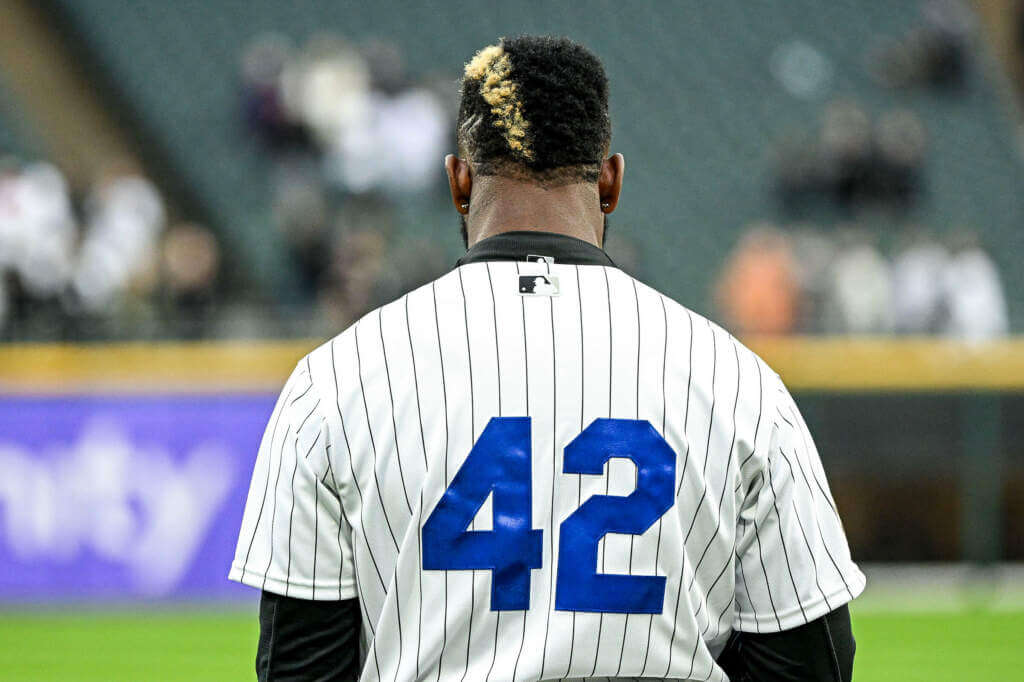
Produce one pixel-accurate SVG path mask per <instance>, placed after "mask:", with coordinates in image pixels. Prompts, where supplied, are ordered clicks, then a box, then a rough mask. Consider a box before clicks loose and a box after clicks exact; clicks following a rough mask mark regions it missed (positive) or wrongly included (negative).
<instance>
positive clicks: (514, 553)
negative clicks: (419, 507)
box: [423, 417, 543, 611]
mask: <svg viewBox="0 0 1024 682" xmlns="http://www.w3.org/2000/svg"><path fill="white" fill-rule="evenodd" d="M531 488H532V481H531V474H530V418H529V417H496V418H494V419H491V421H490V422H488V424H487V426H486V427H485V428H484V432H483V433H482V434H480V438H479V439H478V440H477V442H476V445H474V446H473V449H472V450H470V451H469V456H468V457H466V461H465V462H464V463H463V465H462V467H461V468H460V469H459V471H458V473H456V474H455V478H453V479H452V482H451V485H449V486H448V489H447V490H445V491H444V495H442V496H441V499H440V501H439V502H438V503H437V506H436V507H434V511H433V513H431V515H430V517H429V518H428V519H427V521H426V523H424V524H423V568H425V569H434V570H468V569H474V568H482V569H490V570H491V571H493V577H492V578H491V610H493V611H521V610H525V609H528V608H530V570H531V569H534V568H540V566H541V561H542V559H543V549H542V547H541V546H542V542H543V537H542V536H543V531H541V530H535V529H534V528H533V496H532V490H531ZM491 493H493V494H494V499H493V500H492V504H493V508H494V523H493V527H494V530H466V529H467V528H469V524H470V523H472V522H473V518H474V517H475V516H476V514H477V512H478V511H480V507H482V506H483V504H484V502H486V501H487V496H488V495H490V494H491Z"/></svg>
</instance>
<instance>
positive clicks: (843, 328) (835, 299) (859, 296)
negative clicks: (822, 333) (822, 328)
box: [826, 228, 892, 334]
mask: <svg viewBox="0 0 1024 682" xmlns="http://www.w3.org/2000/svg"><path fill="white" fill-rule="evenodd" d="M837 253H838V255H837V256H836V259H835V261H834V262H833V264H832V285H831V287H830V290H829V298H828V302H827V308H828V310H827V315H826V331H828V332H829V333H832V334H879V333H884V332H888V331H890V330H891V329H892V288H891V282H890V277H891V271H890V267H889V263H888V262H887V261H886V260H885V258H883V257H882V254H881V253H879V251H878V249H877V248H876V247H875V244H874V241H873V239H872V237H871V235H870V234H868V233H867V232H866V231H864V230H862V229H860V228H848V229H847V230H845V231H844V232H843V233H842V234H841V237H840V246H839V248H838V250H837Z"/></svg>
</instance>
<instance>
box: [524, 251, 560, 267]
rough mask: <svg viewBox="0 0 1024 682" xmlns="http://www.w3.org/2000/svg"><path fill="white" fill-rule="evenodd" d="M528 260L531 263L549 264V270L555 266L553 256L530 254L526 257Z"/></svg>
mask: <svg viewBox="0 0 1024 682" xmlns="http://www.w3.org/2000/svg"><path fill="white" fill-rule="evenodd" d="M526 260H527V261H529V262H530V263H547V266H548V267H549V268H550V267H551V266H552V265H554V264H555V259H554V258H552V257H551V256H536V255H533V254H530V255H528V256H527V257H526Z"/></svg>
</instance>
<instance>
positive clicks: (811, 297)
mask: <svg viewBox="0 0 1024 682" xmlns="http://www.w3.org/2000/svg"><path fill="white" fill-rule="evenodd" d="M790 244H791V245H792V248H793V265H794V272H795V274H796V279H797V282H798V283H799V286H800V292H801V293H800V318H799V324H798V331H801V332H820V331H821V318H822V312H823V311H824V309H825V302H826V299H827V297H828V292H829V288H830V287H831V284H832V279H831V267H832V261H833V260H834V259H835V254H836V246H835V243H834V242H833V240H832V237H831V235H830V234H827V233H825V232H823V231H822V230H821V229H820V228H817V227H816V226H812V225H800V226H796V227H794V228H793V229H792V230H791V231H790Z"/></svg>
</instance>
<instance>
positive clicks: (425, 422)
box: [231, 261, 864, 682]
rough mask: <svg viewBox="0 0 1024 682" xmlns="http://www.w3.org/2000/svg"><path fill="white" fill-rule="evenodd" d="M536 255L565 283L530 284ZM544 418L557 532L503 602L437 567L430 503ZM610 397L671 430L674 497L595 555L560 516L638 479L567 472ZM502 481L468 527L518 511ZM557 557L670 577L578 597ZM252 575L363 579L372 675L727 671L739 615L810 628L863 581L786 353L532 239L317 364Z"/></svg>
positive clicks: (612, 570) (302, 594)
mask: <svg viewBox="0 0 1024 682" xmlns="http://www.w3.org/2000/svg"><path fill="white" fill-rule="evenodd" d="M524 273H525V274H530V275H533V274H543V275H544V276H545V277H547V278H549V279H550V280H551V281H553V282H555V286H556V287H557V289H558V291H557V295H545V294H541V295H536V294H534V295H521V294H520V287H519V285H520V276H521V275H522V274H524ZM549 293H550V292H549ZM526 416H528V417H529V418H530V419H529V434H530V435H529V442H528V451H529V457H530V460H529V461H530V469H529V474H528V478H527V480H526V481H525V483H524V485H525V486H528V487H529V489H530V491H531V493H530V494H531V497H530V498H529V499H530V502H529V504H528V507H529V509H530V510H531V511H532V514H531V516H530V517H529V518H528V519H527V520H528V521H529V525H530V528H532V529H536V530H538V531H539V532H540V541H539V542H540V549H539V550H536V552H535V558H536V561H534V563H533V565H532V566H531V567H529V568H523V567H522V566H520V570H521V571H526V572H528V576H529V577H528V583H523V584H524V585H528V588H526V589H528V607H527V608H518V609H517V608H512V609H505V610H492V607H493V606H494V604H493V603H492V594H491V585H492V581H493V580H496V579H497V578H496V575H497V572H496V571H492V570H491V569H489V568H487V567H486V566H485V565H481V566H480V567H479V568H477V569H476V570H470V569H468V568H462V569H451V570H441V569H437V568H424V566H425V565H426V563H425V560H424V557H425V552H424V542H428V543H430V542H435V541H436V540H435V539H434V538H433V536H428V534H426V533H424V525H425V523H426V522H427V520H428V519H429V518H430V516H431V514H438V513H439V511H438V510H439V501H440V500H441V499H442V496H444V495H445V491H446V490H449V488H451V489H452V490H454V491H455V492H457V493H459V494H462V493H463V492H464V489H460V488H459V486H461V485H462V484H461V483H453V479H454V477H455V476H456V474H457V472H459V471H460V468H462V467H463V466H464V464H466V462H467V457H468V455H469V453H470V451H471V449H472V448H473V446H474V443H475V442H477V440H478V439H480V437H481V434H482V432H483V431H484V429H485V427H487V426H488V423H489V422H490V421H491V420H492V418H509V417H526ZM609 418H610V419H615V420H620V421H617V422H614V423H616V424H630V423H633V422H632V421H630V420H641V421H644V420H645V421H646V422H649V424H650V425H651V426H652V427H653V429H654V431H656V432H657V434H658V436H659V437H660V438H663V439H664V441H665V442H667V444H668V446H669V447H670V448H671V455H670V457H671V459H673V460H674V464H673V465H672V466H671V467H669V468H667V469H664V470H660V471H661V472H660V473H658V474H657V475H658V476H670V477H671V479H670V480H671V489H669V488H668V487H667V483H666V486H665V489H666V490H668V491H669V492H668V495H669V497H670V499H668V500H667V502H666V505H665V506H666V507H668V510H667V511H665V512H664V513H663V514H661V515H660V516H658V517H657V520H656V521H654V522H652V523H651V524H650V526H649V528H647V529H646V530H645V531H643V532H642V533H639V534H636V535H628V534H624V533H616V532H610V533H607V534H606V535H605V536H604V537H603V539H600V540H599V541H598V546H597V551H598V554H597V562H596V563H597V565H590V566H587V565H586V564H587V561H586V560H585V558H581V557H582V555H580V556H572V557H561V556H560V555H559V552H560V543H561V540H562V539H561V538H560V536H559V534H560V530H561V528H562V524H563V523H564V522H566V521H567V519H569V518H570V517H572V516H573V515H575V514H576V513H577V512H578V510H580V509H581V506H582V505H583V504H584V503H587V502H588V500H590V499H591V498H593V499H594V500H595V502H594V504H595V505H600V504H604V503H607V502H606V501H607V500H608V497H602V496H623V497H624V496H628V495H630V494H631V492H633V490H634V489H635V488H638V487H639V486H640V485H641V484H640V474H639V473H638V472H639V471H640V469H638V465H637V464H635V463H634V462H635V461H637V460H634V461H631V460H630V459H629V458H628V455H627V454H623V452H619V453H613V455H612V458H611V459H609V460H608V462H607V465H606V466H605V469H604V473H603V474H596V473H593V474H592V473H585V474H583V473H566V471H578V469H573V468H572V467H570V466H568V465H569V463H568V462H567V461H566V459H565V452H566V446H567V445H568V444H569V443H571V442H572V441H573V440H574V439H575V438H576V437H577V436H578V435H579V434H580V433H581V432H583V431H584V430H585V429H587V427H588V426H589V425H590V424H592V423H593V422H595V420H601V419H609ZM513 422H514V420H511V421H507V422H506V423H513ZM598 423H601V422H598ZM606 423H612V422H606ZM613 449H614V448H613ZM620 449H621V448H620ZM673 469H674V472H673ZM666 472H668V473H666ZM645 485H646V483H645ZM450 495H452V493H450ZM454 497H456V498H457V497H458V495H454ZM496 499H497V497H492V496H488V497H487V499H486V502H485V503H484V504H483V505H482V507H480V508H479V513H478V514H477V515H476V516H475V518H474V520H473V524H472V525H471V526H470V530H477V531H483V532H485V533H486V532H487V531H493V530H494V529H495V528H496V527H497V526H498V525H499V524H505V523H507V519H506V518H505V517H502V516H501V514H499V510H498V509H497V508H496V507H497V505H498V504H506V503H505V502H501V503H499V502H495V500H496ZM602 500H603V501H605V502H602ZM478 503H479V500H476V501H473V509H476V508H477V506H476V505H477V504H478ZM669 505H670V506H669ZM502 513H504V512H502ZM658 513H660V509H659V510H658ZM652 518H653V517H652ZM457 530H459V531H460V532H462V531H464V530H465V529H464V527H463V528H458V529H457ZM519 532H526V531H525V529H520V531H519ZM600 532H601V531H600V529H598V533H600ZM506 537H507V536H506ZM597 537H598V538H600V535H598V536H597ZM428 550H430V548H428ZM445 551H447V550H445V548H438V550H437V552H435V554H439V555H440V556H441V557H442V558H441V559H440V561H445V560H446V559H445V558H444V556H445V554H444V552H445ZM508 551H509V552H511V551H513V550H511V549H510V550H508ZM523 551H524V552H525V551H526V550H523ZM428 553H429V551H428ZM452 555H453V556H454V550H452ZM432 561H438V559H435V560H432ZM591 563H592V562H591ZM474 565H475V564H474ZM560 571H566V572H567V575H577V574H579V573H580V571H583V572H584V573H589V574H594V573H597V574H601V575H606V574H621V575H634V576H663V577H664V585H663V587H662V588H661V589H656V590H655V591H654V594H655V598H656V608H655V609H654V611H655V612H627V613H623V612H614V609H603V607H598V608H597V609H595V610H593V611H589V610H586V609H585V608H584V609H580V610H566V609H564V608H556V605H557V602H558V601H559V599H560V598H561V597H564V598H565V599H566V600H568V599H569V591H570V588H572V582H573V580H572V579H569V580H567V581H566V582H565V583H564V584H563V583H561V582H559V581H558V580H557V575H558V573H559V572H560ZM231 578H232V579H234V580H238V581H241V582H243V583H245V584H248V585H252V586H254V587H257V588H262V589H264V590H268V591H271V592H276V593H280V594H286V595H290V596H292V597H297V598H302V599H318V600H337V599H348V598H356V597H358V599H359V601H360V603H361V607H362V615H363V645H364V652H363V660H364V663H363V672H362V677H361V679H362V680H364V681H370V680H388V681H392V680H394V681H407V680H408V681H411V680H437V681H439V682H440V681H445V680H473V681H477V680H481V681H482V680H492V681H494V682H499V681H502V680H524V681H525V680H548V679H562V678H593V677H599V678H626V679H629V678H656V679H681V680H689V679H694V680H725V679H726V675H725V673H724V672H723V671H722V670H721V669H720V668H719V667H718V666H717V665H716V663H715V657H716V656H717V655H718V654H719V653H720V652H721V650H722V648H723V647H724V644H725V642H726V640H727V639H728V637H729V635H730V633H731V632H732V631H733V630H741V631H749V632H776V631H780V630H785V629H789V628H793V627H796V626H798V625H801V624H803V623H805V622H807V621H809V620H812V619H815V618H817V617H819V616H821V615H823V614H825V613H827V612H829V611H831V610H833V609H835V608H837V607H839V606H841V605H842V604H844V603H846V602H848V601H849V600H851V599H853V598H854V597H855V596H856V595H857V594H859V593H860V591H861V590H862V589H863V587H864V577H863V575H862V574H861V573H860V571H859V570H858V569H857V567H856V566H855V565H854V563H853V562H852V561H851V559H850V553H849V550H848V548H847V542H846V538H845V536H844V533H843V529H842V526H841V524H840V521H839V518H838V515H837V512H836V509H835V504H834V502H833V500H832V497H831V494H830V492H829V486H828V483H827V482H826V478H825V473H824V471H823V469H822V465H821V461H820V459H819V456H818V453H817V451H816V450H815V447H814V444H813V442H812V440H811V437H810V435H809V434H808V431H807V428H806V425H805V424H804V421H803V420H802V418H801V416H800V414H799V412H798V410H797V408H796V406H795V404H794V403H793V400H792V399H791V398H790V396H789V394H788V392H787V391H786V389H785V388H784V386H783V384H782V382H781V381H780V380H779V378H778V376H777V375H776V374H775V373H774V372H772V371H771V370H770V369H769V368H768V367H767V366H765V365H764V363H763V362H762V361H761V360H760V359H759V358H758V357H757V356H755V355H754V354H753V353H752V352H750V351H749V350H747V349H746V348H745V347H744V346H742V345H741V344H740V343H739V342H737V341H736V340H735V339H734V338H733V337H732V336H730V335H729V334H728V333H726V332H725V331H723V330H722V329H720V328H719V327H717V326H716V325H714V324H712V323H710V322H709V321H708V320H706V319H704V318H703V317H701V316H699V315H697V314H695V313H693V312H690V311H689V310H687V309H686V308H684V307H682V306H680V305H678V304H677V303H675V302H674V301H672V300H669V299H667V298H666V297H664V296H662V295H661V294H659V293H658V292H656V291H654V290H652V289H650V288H649V287H647V286H646V285H644V284H641V283H639V282H637V281H636V280H634V279H633V278H631V277H629V276H628V275H626V274H624V273H623V272H621V271H620V270H618V269H616V268H614V267H606V266H602V265H568V264H560V263H554V264H545V263H537V262H525V261H524V262H510V261H502V262H474V263H470V264H467V265H462V266H461V267H458V268H457V269H456V270H454V271H452V272H450V273H448V274H447V275H445V276H443V277H441V278H440V279H438V280H436V281H434V282H433V283H432V284H429V285H427V286H425V287H422V288H420V289H417V290H416V291H413V292H412V293H410V294H408V295H407V296H405V297H404V298H402V299H400V300H398V301H395V302H394V303H391V304H389V305H386V306H384V307H382V308H380V309H379V310H376V311H374V312H372V313H370V314H369V315H367V316H366V317H364V318H363V319H361V320H360V321H359V322H358V323H357V324H355V325H354V326H353V327H351V328H349V329H348V330H347V331H345V332H344V333H342V334H341V335H339V336H338V337H336V338H334V339H333V340H331V341H330V342H328V343H327V344H325V345H323V346H321V347H320V348H318V349H316V350H315V351H313V352H312V353H310V354H309V355H308V356H307V357H306V358H304V359H303V360H302V361H301V362H300V363H299V365H298V366H297V368H296V369H295V371H294V373H293V374H292V376H291V378H290V379H289V380H288V382H287V384H286V385H285V387H284V390H283V392H282V394H281V397H280V399H279V400H278V403H277V406H276V408H275V409H274V412H273V415H272V417H271V419H270V423H269V424H268V427H267V431H266V434H265V436H264V438H263V442H262V445H261V447H260V451H259V456H258V459H257V462H256V466H255V471H254V473H253V478H252V486H251V490H250V493H249V499H248V503H247V506H246V511H245V518H244V521H243V523H242V528H241V532H240V537H239V542H238V550H237V554H236V557H235V561H234V563H233V565H232V569H231ZM502 584H506V583H502ZM559 590H564V591H565V592H566V594H565V595H558V594H557V593H558V591H559ZM627 591H628V590H627ZM614 596H615V595H598V596H597V597H596V598H597V599H598V601H599V602H601V603H604V602H603V601H601V600H603V599H608V600H611V599H612V598H613V597H614ZM523 598H524V599H525V595H524V597H523ZM608 603H611V602H610V601H609V602H608ZM523 605H525V603H524V604H520V605H519V606H523ZM602 609H603V610H602Z"/></svg>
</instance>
